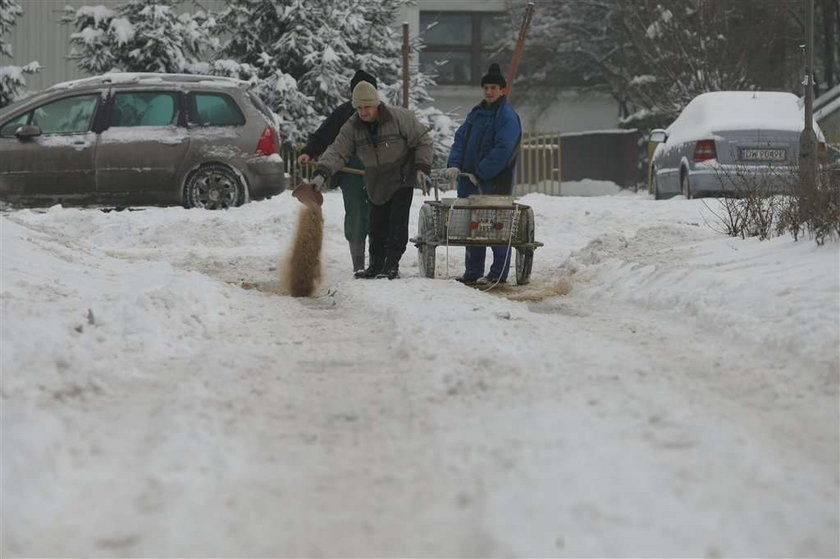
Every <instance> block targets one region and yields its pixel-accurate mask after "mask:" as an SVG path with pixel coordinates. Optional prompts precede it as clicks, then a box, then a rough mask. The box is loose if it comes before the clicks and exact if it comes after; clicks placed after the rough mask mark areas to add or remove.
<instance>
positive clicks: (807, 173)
mask: <svg viewBox="0 0 840 559" xmlns="http://www.w3.org/2000/svg"><path fill="white" fill-rule="evenodd" d="M803 3H804V7H805V41H806V44H805V128H804V129H803V130H802V134H800V136H799V181H800V185H801V186H802V187H803V188H806V189H812V188H814V186H815V185H816V178H817V135H816V134H815V133H814V0H804V1H803Z"/></svg>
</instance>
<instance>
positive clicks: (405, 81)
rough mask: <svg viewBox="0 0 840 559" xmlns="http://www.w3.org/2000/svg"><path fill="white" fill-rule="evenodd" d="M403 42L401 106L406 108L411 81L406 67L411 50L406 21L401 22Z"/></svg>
mask: <svg viewBox="0 0 840 559" xmlns="http://www.w3.org/2000/svg"><path fill="white" fill-rule="evenodd" d="M402 32H403V44H402V63H403V99H402V101H403V107H405V108H406V109H407V108H408V89H409V84H410V82H411V78H410V70H409V69H408V54H409V52H410V51H411V46H410V45H409V42H408V23H403V24H402Z"/></svg>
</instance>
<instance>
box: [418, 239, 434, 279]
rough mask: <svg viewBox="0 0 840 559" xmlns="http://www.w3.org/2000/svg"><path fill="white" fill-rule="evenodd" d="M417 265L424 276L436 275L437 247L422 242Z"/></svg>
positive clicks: (431, 276) (432, 276)
mask: <svg viewBox="0 0 840 559" xmlns="http://www.w3.org/2000/svg"><path fill="white" fill-rule="evenodd" d="M417 265H418V267H419V268H420V275H421V276H422V277H424V278H434V277H435V247H433V246H430V245H426V244H421V245H419V246H418V247H417Z"/></svg>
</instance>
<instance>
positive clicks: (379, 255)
mask: <svg viewBox="0 0 840 559" xmlns="http://www.w3.org/2000/svg"><path fill="white" fill-rule="evenodd" d="M413 199H414V189H413V188H400V189H399V190H397V192H396V193H395V194H394V195H393V196H392V197H391V199H390V200H388V201H387V202H385V203H384V204H382V205H381V206H377V205H376V204H373V203H371V205H370V260H371V262H377V263H382V262H384V261H385V258H386V257H388V258H392V259H395V260H397V261H399V259H400V257H401V256H402V255H403V253H404V252H405V247H406V245H407V244H408V216H409V213H410V212H411V201H412V200H413Z"/></svg>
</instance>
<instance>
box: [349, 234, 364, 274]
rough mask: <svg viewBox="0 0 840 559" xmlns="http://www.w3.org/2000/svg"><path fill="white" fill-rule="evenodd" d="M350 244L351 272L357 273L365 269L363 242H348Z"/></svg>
mask: <svg viewBox="0 0 840 559" xmlns="http://www.w3.org/2000/svg"><path fill="white" fill-rule="evenodd" d="M349 243H350V258H352V259H353V272H354V273H355V272H359V271H361V270H364V269H365V242H364V241H363V240H362V241H349Z"/></svg>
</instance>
